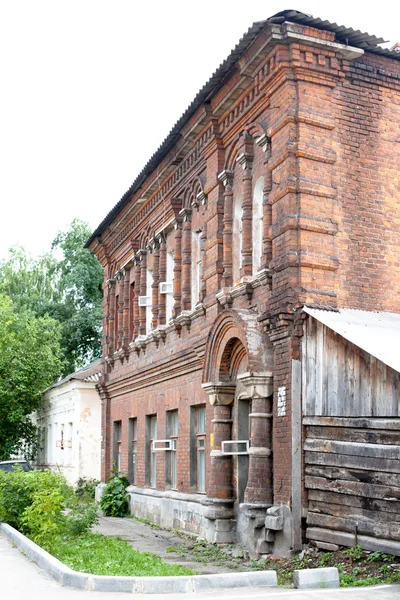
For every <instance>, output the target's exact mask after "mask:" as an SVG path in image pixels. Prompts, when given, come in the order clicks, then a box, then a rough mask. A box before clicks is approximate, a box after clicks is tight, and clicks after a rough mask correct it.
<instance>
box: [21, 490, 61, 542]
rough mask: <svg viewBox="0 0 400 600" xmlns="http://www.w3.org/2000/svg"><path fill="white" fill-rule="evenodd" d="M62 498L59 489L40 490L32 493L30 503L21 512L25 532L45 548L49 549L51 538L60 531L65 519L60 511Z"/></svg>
mask: <svg viewBox="0 0 400 600" xmlns="http://www.w3.org/2000/svg"><path fill="white" fill-rule="evenodd" d="M63 502H64V498H63V496H62V495H61V493H60V490H57V489H53V490H47V489H46V490H41V491H37V492H35V493H34V494H33V497H32V504H31V505H30V506H28V507H27V508H25V510H24V512H23V513H22V518H21V521H22V524H23V528H24V531H25V533H27V535H29V537H30V538H31V539H32V540H33V541H34V542H35V543H36V544H39V546H42V547H43V548H44V549H45V550H48V549H50V546H51V542H52V540H53V538H54V537H55V536H56V535H57V534H59V533H60V530H61V528H62V526H63V522H64V521H65V516H64V515H63V514H62V513H61V510H62V507H63Z"/></svg>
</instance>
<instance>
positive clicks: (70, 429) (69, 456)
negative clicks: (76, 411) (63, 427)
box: [65, 422, 74, 465]
mask: <svg viewBox="0 0 400 600" xmlns="http://www.w3.org/2000/svg"><path fill="white" fill-rule="evenodd" d="M73 431H74V425H73V423H71V422H69V423H68V433H67V439H66V440H65V448H66V461H65V464H67V465H72V436H73Z"/></svg>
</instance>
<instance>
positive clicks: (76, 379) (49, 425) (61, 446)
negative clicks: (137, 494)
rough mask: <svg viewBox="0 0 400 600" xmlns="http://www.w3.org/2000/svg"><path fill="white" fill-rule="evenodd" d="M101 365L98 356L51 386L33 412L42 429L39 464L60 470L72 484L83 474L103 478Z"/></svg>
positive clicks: (34, 419)
mask: <svg viewBox="0 0 400 600" xmlns="http://www.w3.org/2000/svg"><path fill="white" fill-rule="evenodd" d="M100 368H101V367H100V359H98V360H96V361H94V362H93V363H91V364H90V365H87V366H86V367H83V368H82V369H80V370H79V371H76V372H75V373H72V374H71V375H68V376H67V377H65V379H62V380H61V381H58V382H57V383H55V384H54V385H52V386H50V387H49V388H48V389H47V390H45V392H44V393H43V399H44V403H43V407H42V408H41V409H40V410H39V411H37V412H36V413H34V415H33V421H34V422H35V423H36V424H37V426H38V429H39V451H38V456H37V460H36V465H37V466H39V467H48V468H50V469H52V470H58V471H60V472H61V473H62V474H63V475H65V477H66V478H67V480H68V482H69V483H70V484H72V485H74V484H75V483H76V482H77V480H78V479H79V478H80V477H92V478H95V479H100V445H101V444H100V442H101V400H100V397H99V394H98V393H97V390H96V383H97V381H98V379H99V376H100Z"/></svg>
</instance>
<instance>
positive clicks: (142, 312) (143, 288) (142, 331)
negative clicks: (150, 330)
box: [138, 248, 147, 335]
mask: <svg viewBox="0 0 400 600" xmlns="http://www.w3.org/2000/svg"><path fill="white" fill-rule="evenodd" d="M138 254H139V257H140V292H139V295H140V296H146V293H147V253H146V250H144V249H143V248H142V249H140V250H139V252H138ZM139 335H146V307H145V306H139Z"/></svg>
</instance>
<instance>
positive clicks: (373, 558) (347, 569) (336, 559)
mask: <svg viewBox="0 0 400 600" xmlns="http://www.w3.org/2000/svg"><path fill="white" fill-rule="evenodd" d="M252 563H253V569H254V570H257V571H258V570H262V569H276V572H277V576H278V585H280V586H282V587H293V576H294V571H295V570H296V569H315V568H318V567H337V569H338V571H339V580H340V586H341V587H364V586H368V585H378V584H382V583H400V557H396V556H393V555H391V554H384V553H383V552H366V551H364V550H363V549H362V548H361V546H359V545H357V546H353V547H352V548H346V549H343V550H339V551H337V552H318V551H317V550H315V551H312V552H308V553H306V554H305V555H304V556H303V557H302V558H300V556H294V557H293V558H288V559H279V558H274V559H266V560H263V561H257V560H254V561H252Z"/></svg>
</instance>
